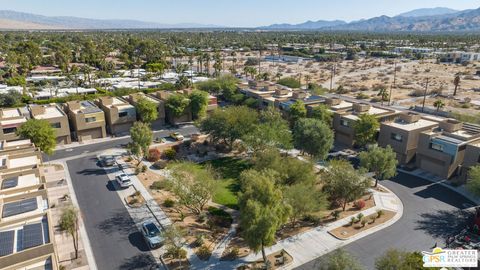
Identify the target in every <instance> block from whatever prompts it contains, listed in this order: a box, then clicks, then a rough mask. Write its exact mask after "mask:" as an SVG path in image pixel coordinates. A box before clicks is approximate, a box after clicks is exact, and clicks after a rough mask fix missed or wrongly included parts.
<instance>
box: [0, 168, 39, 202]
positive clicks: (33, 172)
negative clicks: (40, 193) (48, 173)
mask: <svg viewBox="0 0 480 270" xmlns="http://www.w3.org/2000/svg"><path fill="white" fill-rule="evenodd" d="M44 188H45V176H44V175H43V174H42V171H41V170H40V169H39V168H33V169H23V170H22V169H20V170H8V171H2V172H0V197H6V196H11V195H15V194H25V193H30V192H32V191H35V190H41V189H44Z"/></svg>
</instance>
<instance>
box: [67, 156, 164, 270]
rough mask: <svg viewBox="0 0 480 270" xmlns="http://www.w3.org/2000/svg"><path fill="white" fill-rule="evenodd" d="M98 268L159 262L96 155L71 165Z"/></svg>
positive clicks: (141, 267) (136, 265) (145, 265)
mask: <svg viewBox="0 0 480 270" xmlns="http://www.w3.org/2000/svg"><path fill="white" fill-rule="evenodd" d="M67 165H68V169H69V172H70V177H71V179H72V184H73V188H74V190H75V195H76V197H77V200H78V204H79V207H80V211H81V214H82V217H83V220H84V223H85V227H86V230H87V234H88V238H89V239H90V243H91V246H92V251H93V254H94V256H95V260H96V264H97V267H98V269H150V268H149V267H150V266H151V265H155V260H154V258H153V257H152V254H151V253H150V251H149V250H148V248H147V246H146V244H145V242H144V240H143V238H142V235H141V233H140V232H139V231H138V229H137V227H136V226H135V223H134V221H133V220H132V219H131V217H130V215H129V213H128V211H127V209H126V208H125V206H124V205H123V203H122V201H121V199H120V197H119V196H118V194H117V191H116V189H115V187H114V185H113V183H112V182H110V181H109V179H108V177H107V174H106V171H105V170H104V169H103V168H101V167H99V166H97V159H96V157H95V156H88V157H85V158H80V159H75V160H70V161H68V162H67Z"/></svg>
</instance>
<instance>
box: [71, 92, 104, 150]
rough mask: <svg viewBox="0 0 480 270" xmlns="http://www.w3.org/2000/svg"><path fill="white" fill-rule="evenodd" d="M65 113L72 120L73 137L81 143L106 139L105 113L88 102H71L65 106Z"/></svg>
mask: <svg viewBox="0 0 480 270" xmlns="http://www.w3.org/2000/svg"><path fill="white" fill-rule="evenodd" d="M65 111H66V112H67V115H68V119H69V120H70V129H71V130H72V135H73V137H74V138H75V139H77V140H78V141H79V142H83V141H85V140H91V139H97V138H105V137H106V136H107V132H106V127H105V113H104V112H103V111H102V110H101V109H100V108H98V107H97V105H95V104H94V103H93V102H91V101H88V100H82V101H70V102H67V103H66V104H65Z"/></svg>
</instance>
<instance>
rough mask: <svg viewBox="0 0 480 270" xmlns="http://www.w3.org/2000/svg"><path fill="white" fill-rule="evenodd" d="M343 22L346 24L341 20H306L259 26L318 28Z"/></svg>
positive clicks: (267, 27)
mask: <svg viewBox="0 0 480 270" xmlns="http://www.w3.org/2000/svg"><path fill="white" fill-rule="evenodd" d="M344 24H347V22H345V21H341V20H335V21H324V20H319V21H315V22H314V21H307V22H304V23H300V24H288V23H282V24H272V25H269V26H265V27H261V28H262V29H318V28H324V27H334V26H339V25H344Z"/></svg>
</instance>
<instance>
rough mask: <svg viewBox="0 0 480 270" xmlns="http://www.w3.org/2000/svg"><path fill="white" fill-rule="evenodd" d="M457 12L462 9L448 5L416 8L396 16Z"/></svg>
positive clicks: (420, 15) (421, 15)
mask: <svg viewBox="0 0 480 270" xmlns="http://www.w3.org/2000/svg"><path fill="white" fill-rule="evenodd" d="M457 12H460V11H459V10H455V9H451V8H446V7H436V8H419V9H414V10H411V11H408V12H404V13H401V14H398V15H397V16H395V17H426V16H438V15H446V14H453V13H457Z"/></svg>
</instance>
